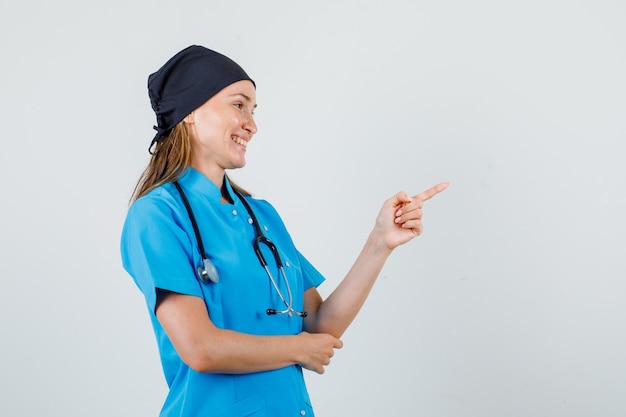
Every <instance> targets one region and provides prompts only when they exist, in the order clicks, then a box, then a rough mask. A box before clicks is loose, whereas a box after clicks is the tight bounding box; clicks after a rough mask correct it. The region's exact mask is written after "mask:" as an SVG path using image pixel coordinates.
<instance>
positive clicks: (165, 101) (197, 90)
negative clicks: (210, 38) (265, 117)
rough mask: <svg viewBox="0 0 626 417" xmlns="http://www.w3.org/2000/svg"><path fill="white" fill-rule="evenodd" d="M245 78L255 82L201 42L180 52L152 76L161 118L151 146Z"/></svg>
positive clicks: (152, 99) (156, 108)
mask: <svg viewBox="0 0 626 417" xmlns="http://www.w3.org/2000/svg"><path fill="white" fill-rule="evenodd" d="M242 80H248V81H251V82H252V84H254V81H252V79H251V78H250V77H249V76H248V74H246V72H245V71H244V70H243V68H241V67H240V66H239V65H238V64H237V63H236V62H235V61H233V60H232V59H230V58H228V57H227V56H224V55H222V54H220V53H218V52H215V51H212V50H210V49H207V48H205V47H203V46H198V45H192V46H189V47H187V48H185V49H183V50H182V51H180V52H178V53H177V54H176V55H174V56H173V57H172V58H170V60H169V61H167V62H166V63H165V65H163V66H162V67H161V68H160V69H159V70H158V71H157V72H155V73H153V74H151V75H150V76H149V77H148V95H149V96H150V104H151V105H152V110H154V112H155V114H156V118H157V125H156V126H154V130H156V131H157V134H156V135H155V136H154V139H152V143H151V144H150V148H149V149H151V148H152V146H153V145H154V144H155V143H158V142H160V141H162V140H163V139H165V138H166V137H167V136H168V135H169V134H170V132H171V131H172V129H173V128H174V126H176V125H177V124H178V123H180V122H181V121H182V120H183V119H184V118H185V117H187V115H188V114H189V113H191V112H192V111H194V110H195V109H197V108H198V107H200V106H201V105H202V104H203V103H204V102H206V101H207V100H208V99H210V98H211V97H213V96H214V95H215V94H217V93H218V92H219V91H221V90H222V89H223V88H224V87H227V86H229V85H231V84H233V83H236V82H237V81H242ZM254 85H255V87H256V84H254Z"/></svg>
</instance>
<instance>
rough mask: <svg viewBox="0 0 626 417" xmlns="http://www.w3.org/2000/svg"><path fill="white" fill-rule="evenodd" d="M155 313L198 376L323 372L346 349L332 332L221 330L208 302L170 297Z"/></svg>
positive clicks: (166, 297) (176, 295) (174, 295)
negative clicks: (294, 368) (297, 368)
mask: <svg viewBox="0 0 626 417" xmlns="http://www.w3.org/2000/svg"><path fill="white" fill-rule="evenodd" d="M156 315H157V318H158V319H159V322H160V323H161V325H162V326H163V329H164V330H165V333H166V334H167V336H168V338H169V339H170V341H171V342H172V344H173V345H174V348H175V349H176V352H177V353H178V354H179V355H180V357H181V359H182V360H183V361H184V362H185V363H186V364H187V365H188V366H189V367H191V368H192V369H194V370H195V371H198V372H214V373H230V374H237V373H250V372H260V371H268V370H273V369H279V368H283V367H286V366H289V365H294V364H298V365H301V366H302V367H304V368H306V369H310V370H313V371H315V372H319V373H322V372H324V366H325V365H327V364H328V362H329V361H330V357H332V355H333V352H334V349H337V348H340V347H341V341H340V340H338V339H336V338H334V337H332V336H331V335H328V334H310V333H300V334H298V335H285V336H255V335H251V334H246V333H240V332H236V331H231V330H225V329H220V328H218V327H216V326H215V325H214V324H213V322H212V321H211V319H210V317H209V315H208V313H207V310H206V306H205V304H204V301H203V300H202V299H201V298H199V297H194V296H189V295H183V294H177V293H171V292H169V293H166V295H165V296H164V297H163V298H162V301H161V302H160V303H159V305H158V306H157V309H156ZM296 320H299V318H298V319H296Z"/></svg>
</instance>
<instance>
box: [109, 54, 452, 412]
mask: <svg viewBox="0 0 626 417" xmlns="http://www.w3.org/2000/svg"><path fill="white" fill-rule="evenodd" d="M148 92H149V96H150V101H151V105H152V108H153V110H154V111H155V113H156V118H157V123H158V125H157V126H155V129H156V130H157V134H156V136H155V138H154V140H153V141H152V143H151V145H150V152H151V154H152V157H151V160H150V162H149V164H148V167H147V168H146V170H145V171H144V173H143V175H142V176H141V178H140V180H139V182H138V184H137V187H136V189H135V193H134V195H133V200H132V204H131V207H130V209H129V211H128V214H127V218H126V221H125V223H124V228H123V231H122V239H121V253H122V261H123V265H124V268H125V269H126V270H127V271H128V273H129V274H130V275H131V276H132V278H133V279H134V281H135V283H136V284H137V286H138V287H139V289H140V290H141V291H142V293H143V295H144V296H145V299H146V303H147V306H148V309H149V314H150V317H151V321H152V325H153V328H154V332H155V336H156V339H157V343H158V347H159V352H160V356H161V362H162V366H163V371H164V374H165V378H166V381H167V384H168V386H169V394H168V396H167V398H166V400H165V403H164V405H163V408H162V411H161V414H160V415H161V416H162V417H166V416H194V417H211V416H212V417H217V416H229V417H234V416H271V417H282V416H313V415H314V414H313V409H312V407H311V402H310V399H309V396H308V394H307V390H306V387H305V384H304V379H303V375H302V368H305V369H308V370H311V371H314V372H317V373H320V374H321V373H323V372H324V367H325V366H326V365H328V364H329V363H330V359H331V358H332V356H333V353H334V351H335V349H339V348H341V347H342V344H343V343H342V341H341V340H340V339H339V338H340V337H341V335H342V334H343V333H344V331H345V330H346V328H347V327H348V326H349V324H350V323H351V322H352V320H353V319H354V318H355V316H356V314H357V312H358V311H359V310H360V308H361V306H362V305H363V303H364V302H365V299H366V298H367V296H368V293H369V292H370V290H371V289H372V286H373V285H374V282H375V280H376V278H377V276H378V274H379V272H380V270H381V268H382V267H383V264H384V263H385V261H386V259H387V258H388V257H389V255H390V254H391V252H392V251H393V249H394V248H396V247H397V246H399V245H401V244H403V243H405V242H408V241H409V240H411V239H413V238H414V237H416V236H418V235H419V234H420V233H421V232H422V221H421V219H422V204H423V202H424V201H426V200H428V199H429V198H431V197H433V196H434V195H435V194H437V193H439V192H440V191H442V190H443V189H445V188H446V187H447V185H448V184H447V183H441V184H439V185H436V186H434V187H433V188H431V189H429V190H427V191H424V192H423V193H421V194H418V195H416V196H413V197H409V196H408V195H407V194H406V193H404V192H400V193H398V194H396V195H395V196H393V197H391V198H390V199H388V200H387V201H385V202H384V204H383V206H382V209H381V210H380V212H379V214H378V216H377V218H376V221H375V224H374V227H373V229H372V231H371V233H370V234H369V237H368V238H367V240H366V242H365V244H364V246H363V249H362V251H361V253H360V254H359V256H358V257H357V259H356V261H355V262H354V265H353V266H352V268H351V269H350V271H349V272H348V273H347V275H346V276H345V278H344V279H343V281H342V282H341V283H340V285H339V286H338V287H337V288H336V289H335V290H334V291H333V292H332V294H331V295H330V296H329V297H328V298H327V299H326V300H323V299H322V298H321V296H320V294H319V293H318V291H317V289H316V287H317V286H318V285H320V284H321V283H322V281H323V280H324V277H323V276H322V275H321V274H320V273H319V272H318V271H317V270H316V269H315V268H314V267H313V266H312V265H311V264H310V263H309V262H308V261H307V259H306V258H305V257H304V256H303V255H302V254H301V253H300V252H299V251H298V250H297V249H296V247H295V246H294V243H293V242H292V240H291V238H290V236H289V233H288V232H287V230H286V229H285V226H284V224H283V222H282V221H281V218H280V217H279V215H278V213H277V212H276V211H275V210H274V208H273V207H272V206H271V205H270V204H269V203H268V202H266V201H263V200H260V199H255V198H252V197H251V196H250V194H249V193H247V192H245V191H244V190H243V189H241V188H239V187H238V186H237V185H236V184H234V183H233V182H231V181H230V180H229V178H228V176H227V175H226V170H229V169H235V168H242V167H243V166H244V165H245V162H246V160H245V156H246V148H247V146H248V143H249V142H250V141H251V140H252V139H253V137H254V135H255V134H256V133H257V125H256V124H255V122H254V116H253V115H254V109H255V107H256V86H255V84H254V82H253V81H252V79H251V78H250V77H249V76H248V75H247V74H246V73H245V71H244V70H243V69H242V68H241V67H240V66H239V65H237V64H236V63H235V62H233V61H232V60H231V59H229V58H228V57H226V56H224V55H222V54H219V53H217V52H215V51H212V50H209V49H206V48H204V47H201V46H195V45H194V46H190V47H188V48H186V49H184V50H182V51H180V52H179V53H177V54H176V55H175V56H173V57H172V58H171V59H170V60H169V61H168V62H167V63H166V64H165V65H163V67H161V68H160V69H159V70H158V71H157V72H155V73H153V74H151V75H150V76H149V78H148Z"/></svg>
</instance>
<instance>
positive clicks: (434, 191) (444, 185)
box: [415, 182, 450, 201]
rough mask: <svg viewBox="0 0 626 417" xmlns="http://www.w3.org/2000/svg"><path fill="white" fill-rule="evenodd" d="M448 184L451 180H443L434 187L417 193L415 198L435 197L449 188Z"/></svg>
mask: <svg viewBox="0 0 626 417" xmlns="http://www.w3.org/2000/svg"><path fill="white" fill-rule="evenodd" d="M448 185H450V183H449V182H441V183H439V184H437V185H435V186H434V187H432V188H429V189H428V190H426V191H424V192H422V193H420V194H418V195H416V196H415V198H417V199H419V200H421V201H426V200H430V199H431V198H433V197H434V196H436V195H437V194H439V193H440V192H442V191H443V190H445V189H446V188H448Z"/></svg>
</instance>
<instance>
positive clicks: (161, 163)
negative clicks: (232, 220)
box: [130, 122, 250, 203]
mask: <svg viewBox="0 0 626 417" xmlns="http://www.w3.org/2000/svg"><path fill="white" fill-rule="evenodd" d="M151 154H152V158H151V159H150V162H149V163H148V166H147V167H146V169H145V170H144V171H143V173H142V174H141V176H140V177H139V181H137V185H135V189H134V191H133V194H132V196H131V199H130V202H131V203H133V202H134V201H136V200H137V199H139V198H141V197H143V196H144V195H146V194H148V193H149V192H150V191H152V190H154V189H155V188H157V187H160V186H161V185H163V184H166V183H168V182H173V181H176V180H177V179H178V177H180V175H181V174H182V173H183V172H185V170H186V169H187V168H188V167H189V166H191V160H192V148H191V136H190V135H189V131H188V129H187V125H186V124H185V122H180V123H178V124H177V125H176V126H174V128H173V129H172V132H171V133H170V134H169V135H168V136H167V137H166V138H165V139H163V140H161V141H159V142H157V143H156V146H155V148H154V151H153V152H151ZM228 180H229V181H230V178H229V179H228ZM230 183H231V184H230V185H231V186H232V187H233V189H235V191H237V192H239V193H241V194H243V195H245V196H249V195H250V193H249V192H248V191H246V190H244V189H243V188H241V187H239V186H238V185H237V184H235V183H233V182H232V181H230Z"/></svg>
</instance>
